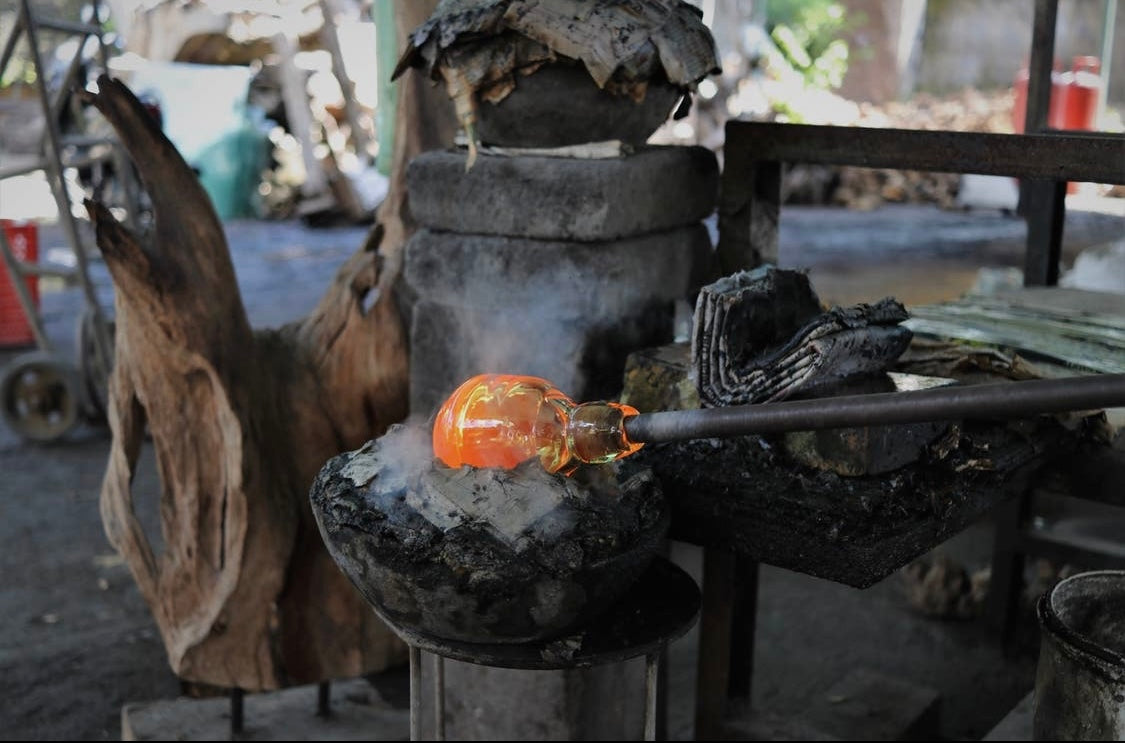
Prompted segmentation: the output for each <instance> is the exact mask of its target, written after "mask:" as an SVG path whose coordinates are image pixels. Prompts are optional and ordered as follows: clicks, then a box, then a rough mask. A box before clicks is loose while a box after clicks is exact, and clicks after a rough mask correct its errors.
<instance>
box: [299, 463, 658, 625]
mask: <svg viewBox="0 0 1125 743" xmlns="http://www.w3.org/2000/svg"><path fill="white" fill-rule="evenodd" d="M386 451H387V447H385V446H380V444H379V442H378V441H376V442H371V443H369V444H368V445H367V446H366V447H364V448H363V449H361V450H359V451H357V452H352V453H349V454H345V455H341V456H340V457H336V458H335V459H333V460H330V461H329V462H328V464H326V465H325V467H324V469H323V470H322V471H321V473H320V475H319V476H318V478H317V481H316V483H314V485H313V488H312V493H311V501H312V505H313V512H314V514H315V516H316V518H317V521H318V524H319V525H320V529H321V534H322V536H323V537H324V539H325V543H326V545H327V546H328V550H329V552H330V554H332V556H333V558H334V559H335V560H336V562H337V564H338V565H339V566H340V568H341V569H342V570H343V571H344V573H345V574H346V575H347V576H348V577H349V578H350V579H351V581H352V583H353V584H354V585H355V586H356V587H357V588H358V589H359V591H360V592H361V593H362V594H363V596H364V597H365V598H366V599H367V601H368V603H370V604H371V606H372V607H373V608H374V610H375V611H376V613H377V614H378V615H379V616H380V617H381V618H382V619H384V620H385V621H387V622H388V623H389V624H390V625H391V626H392V627H398V628H401V629H405V630H408V631H409V632H410V633H414V634H422V635H426V636H430V637H433V638H439V639H444V640H452V641H458V642H466V643H488V644H496V643H521V642H532V641H538V640H548V639H551V638H554V637H557V636H562V635H566V634H569V633H572V632H575V631H578V630H579V629H580V628H581V627H582V626H583V625H584V624H585V623H587V622H589V621H591V620H593V619H595V618H596V617H597V616H598V615H599V614H600V613H601V612H603V611H604V610H606V609H608V608H609V607H610V606H612V604H613V602H614V600H615V599H617V598H619V597H620V596H622V595H623V594H624V593H625V592H626V591H627V590H628V589H629V588H630V587H631V586H632V585H633V583H634V582H636V580H637V579H638V578H639V577H640V576H641V575H642V574H643V573H644V571H645V570H646V569H647V568H648V566H649V564H650V563H651V561H652V559H653V558H654V557H655V556H656V554H657V553H658V551H659V549H660V546H661V544H662V542H663V539H664V538H665V536H666V534H667V529H668V521H669V517H668V512H667V508H666V506H665V503H664V500H663V497H662V496H661V494H660V491H659V486H658V484H657V483H656V481H655V479H654V478H653V477H652V475H651V473H650V472H648V471H645V472H642V473H639V474H635V475H633V476H631V477H629V478H627V479H625V478H622V480H620V481H619V480H618V479H617V477H616V475H615V474H614V470H613V468H612V467H611V466H600V467H596V468H591V469H594V470H598V472H596V473H595V474H594V475H592V476H587V477H586V482H581V479H582V477H581V476H576V477H574V478H566V477H562V476H559V475H548V474H547V473H545V472H543V471H542V468H541V467H540V466H539V464H538V462H535V461H532V462H528V463H525V464H524V465H521V466H520V467H519V468H517V469H515V470H511V471H508V470H474V469H472V468H469V467H465V468H462V469H461V470H450V469H446V468H443V467H441V466H440V465H438V466H434V465H432V464H428V465H427V466H426V467H424V468H423V469H422V471H421V472H420V473H414V474H408V475H403V474H402V473H401V472H398V471H395V469H394V468H391V467H388V466H387V463H388V461H391V460H395V461H397V458H392V457H389V456H386ZM357 472H358V473H360V474H359V475H358V476H357V475H356V473H357ZM544 493H546V494H547V495H546V497H547V503H546V505H544V502H543V501H542V500H541V496H543V494H544Z"/></svg>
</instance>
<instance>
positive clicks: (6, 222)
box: [0, 219, 39, 347]
mask: <svg viewBox="0 0 1125 743" xmlns="http://www.w3.org/2000/svg"><path fill="white" fill-rule="evenodd" d="M0 228H3V230H4V236H5V237H7V238H8V244H9V245H11V246H12V253H13V254H14V256H15V259H16V260H17V261H19V262H21V263H35V262H36V261H37V260H39V228H38V226H37V225H36V224H35V223H34V222H23V221H15V220H11V219H0ZM26 281H27V288H28V291H29V292H30V294H31V301H32V303H33V304H34V305H35V307H36V309H38V307H39V277H37V276H28V277H27V278H26ZM34 342H35V334H34V333H32V331H31V323H29V322H28V318H27V315H25V314H24V311H23V307H22V306H21V305H20V299H19V297H18V296H17V295H16V290H15V287H14V286H12V282H11V278H10V277H9V276H8V269H7V267H5V265H4V263H3V262H2V261H0V347H5V346H28V345H31V344H32V343H34Z"/></svg>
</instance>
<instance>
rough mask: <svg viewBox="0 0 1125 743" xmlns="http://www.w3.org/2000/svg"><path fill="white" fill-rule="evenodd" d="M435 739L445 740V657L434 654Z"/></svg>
mask: <svg viewBox="0 0 1125 743" xmlns="http://www.w3.org/2000/svg"><path fill="white" fill-rule="evenodd" d="M434 740H445V658H443V657H441V656H440V655H434Z"/></svg>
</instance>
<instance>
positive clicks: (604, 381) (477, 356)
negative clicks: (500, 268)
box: [410, 294, 672, 417]
mask: <svg viewBox="0 0 1125 743" xmlns="http://www.w3.org/2000/svg"><path fill="white" fill-rule="evenodd" d="M501 296H502V294H501ZM671 328H672V305H671V302H670V301H663V302H662V301H652V302H649V303H647V304H638V305H637V306H636V307H635V308H633V310H632V311H630V312H628V313H617V314H607V315H601V316H599V315H596V314H595V315H561V314H560V315H557V316H555V317H552V318H546V319H545V318H542V317H536V316H535V314H534V313H530V312H525V311H524V308H523V304H522V302H521V301H519V300H517V301H514V302H512V303H511V304H510V305H508V306H500V307H495V306H494V307H491V308H478V307H466V306H464V305H450V304H445V303H441V302H436V301H430V300H423V301H420V302H418V303H417V304H415V306H414V312H413V320H412V323H411V331H410V349H411V351H410V353H411V362H410V409H411V411H412V412H413V413H415V414H418V415H421V416H423V417H427V416H429V415H430V414H431V413H433V412H434V411H435V410H436V409H437V408H438V406H440V405H441V403H442V402H444V401H445V399H446V398H447V397H448V396H449V395H450V393H452V392H453V390H454V389H456V388H457V386H458V385H459V384H461V382H463V381H465V380H466V379H468V378H469V377H471V376H473V375H475V374H483V373H489V372H498V373H507V374H532V375H535V376H539V377H543V378H545V379H549V380H551V381H552V382H554V383H555V385H556V386H558V387H559V389H561V390H563V391H564V392H566V393H567V394H569V395H571V396H573V397H576V398H578V399H581V400H584V401H585V400H595V399H604V398H610V397H615V396H616V395H617V393H618V392H619V390H620V388H621V379H622V375H623V372H624V364H625V358H626V356H628V354H629V353H630V352H631V351H634V350H636V349H638V348H644V347H647V346H652V345H657V344H660V343H666V342H667V341H668V340H669V339H670V338H671Z"/></svg>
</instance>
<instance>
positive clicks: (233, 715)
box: [230, 687, 243, 740]
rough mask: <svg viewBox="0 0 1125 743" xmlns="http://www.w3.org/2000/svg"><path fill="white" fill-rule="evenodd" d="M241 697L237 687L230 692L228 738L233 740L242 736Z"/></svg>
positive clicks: (241, 693) (241, 692) (240, 691)
mask: <svg viewBox="0 0 1125 743" xmlns="http://www.w3.org/2000/svg"><path fill="white" fill-rule="evenodd" d="M242 697H243V691H242V689H239V688H237V687H235V688H233V689H231V690H230V737H231V740H235V739H236V738H237V737H238V736H240V735H242Z"/></svg>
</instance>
